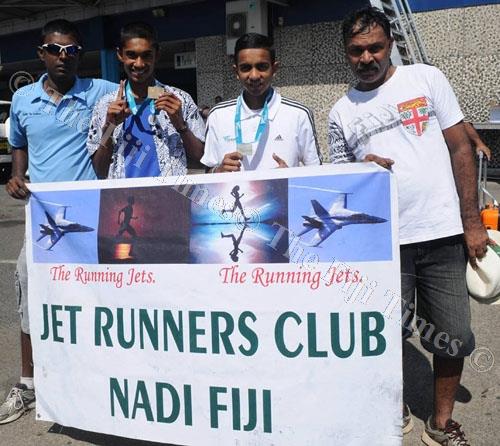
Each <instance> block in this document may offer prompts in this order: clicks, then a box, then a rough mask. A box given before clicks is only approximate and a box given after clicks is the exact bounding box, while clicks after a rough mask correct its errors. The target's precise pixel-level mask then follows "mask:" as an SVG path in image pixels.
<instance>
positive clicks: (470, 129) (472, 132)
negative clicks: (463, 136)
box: [464, 122, 491, 161]
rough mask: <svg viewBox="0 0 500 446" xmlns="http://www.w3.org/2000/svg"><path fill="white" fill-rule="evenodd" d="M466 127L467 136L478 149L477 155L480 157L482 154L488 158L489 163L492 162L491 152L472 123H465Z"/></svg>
mask: <svg viewBox="0 0 500 446" xmlns="http://www.w3.org/2000/svg"><path fill="white" fill-rule="evenodd" d="M464 125H465V131H466V132H467V136H468V137H469V139H470V140H471V142H472V145H473V147H474V148H475V149H476V154H477V155H479V154H480V153H481V152H482V153H484V155H485V156H486V158H488V161H489V160H491V150H490V148H489V147H488V146H487V145H486V144H485V143H484V142H483V140H482V139H481V137H480V136H479V135H478V133H477V132H476V129H475V128H474V126H473V125H472V124H471V123H470V122H464Z"/></svg>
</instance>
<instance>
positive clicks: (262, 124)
mask: <svg viewBox="0 0 500 446" xmlns="http://www.w3.org/2000/svg"><path fill="white" fill-rule="evenodd" d="M272 96H273V89H272V88H270V89H269V93H267V96H266V99H265V101H264V107H263V109H262V114H261V115H260V121H259V126H258V127H257V132H256V133H255V138H254V140H253V141H251V142H249V143H246V144H253V143H254V142H257V141H259V139H260V137H261V136H262V133H264V130H265V129H266V127H267V121H268V116H269V101H270V100H271V98H272ZM242 101H243V93H242V94H240V95H239V96H238V100H237V101H236V113H235V115H234V129H235V133H236V145H238V144H243V134H242V131H241V103H242Z"/></svg>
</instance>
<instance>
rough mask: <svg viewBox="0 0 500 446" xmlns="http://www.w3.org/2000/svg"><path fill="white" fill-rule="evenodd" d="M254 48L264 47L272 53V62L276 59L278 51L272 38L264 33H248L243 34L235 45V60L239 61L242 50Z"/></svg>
mask: <svg viewBox="0 0 500 446" xmlns="http://www.w3.org/2000/svg"><path fill="white" fill-rule="evenodd" d="M253 48H262V49H265V50H267V51H269V54H270V55H271V62H272V63H274V62H275V61H276V51H275V49H274V47H273V41H272V40H271V38H270V37H267V36H263V35H262V34H257V33H248V34H244V35H242V36H241V37H240V38H239V39H238V40H237V41H236V44H235V45H234V62H235V63H238V53H239V52H240V51H241V50H247V49H253Z"/></svg>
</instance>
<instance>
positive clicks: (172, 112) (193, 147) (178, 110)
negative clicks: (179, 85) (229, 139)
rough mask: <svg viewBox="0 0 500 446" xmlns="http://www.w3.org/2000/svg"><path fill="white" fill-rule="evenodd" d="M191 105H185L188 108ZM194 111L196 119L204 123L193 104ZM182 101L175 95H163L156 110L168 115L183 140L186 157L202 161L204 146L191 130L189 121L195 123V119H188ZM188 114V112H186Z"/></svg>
mask: <svg viewBox="0 0 500 446" xmlns="http://www.w3.org/2000/svg"><path fill="white" fill-rule="evenodd" d="M189 105H190V104H185V106H186V107H188V106H189ZM192 105H193V107H194V109H193V112H192V113H195V114H198V116H196V117H195V119H197V120H199V121H200V123H201V122H202V119H201V116H199V113H198V110H197V107H196V106H195V105H194V103H193V104H192ZM182 107H183V104H182V101H181V100H180V99H179V98H178V97H177V96H175V95H174V94H173V93H167V92H166V93H163V94H162V95H161V96H160V97H159V98H158V99H157V100H156V101H155V108H156V109H157V110H163V111H165V112H166V113H167V115H168V117H169V118H170V121H171V122H172V125H173V126H174V127H175V130H177V132H178V133H179V135H180V136H181V139H182V145H183V146H184V149H185V150H186V155H187V156H188V157H189V158H190V159H192V160H194V161H200V159H201V157H202V156H203V147H204V144H203V142H202V141H200V139H198V138H197V137H196V135H195V134H194V133H193V132H192V130H191V128H190V123H189V122H188V121H189V120H191V121H193V118H188V116H187V114H186V113H185V112H184V111H183V108H182ZM186 112H187V110H186Z"/></svg>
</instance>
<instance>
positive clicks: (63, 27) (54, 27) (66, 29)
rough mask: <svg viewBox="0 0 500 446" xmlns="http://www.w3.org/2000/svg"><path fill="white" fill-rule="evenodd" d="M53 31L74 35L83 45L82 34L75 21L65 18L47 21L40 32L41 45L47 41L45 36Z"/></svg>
mask: <svg viewBox="0 0 500 446" xmlns="http://www.w3.org/2000/svg"><path fill="white" fill-rule="evenodd" d="M52 33H59V34H65V35H70V36H73V37H74V38H75V40H76V42H77V43H78V44H79V45H81V46H83V42H82V36H81V34H80V31H79V30H78V28H77V27H76V25H75V24H74V23H71V22H69V21H68V20H65V19H57V20H52V21H50V22H47V23H46V24H45V25H44V27H43V28H42V31H41V33H40V45H43V44H44V43H45V38H46V37H47V36H48V35H49V34H52Z"/></svg>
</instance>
